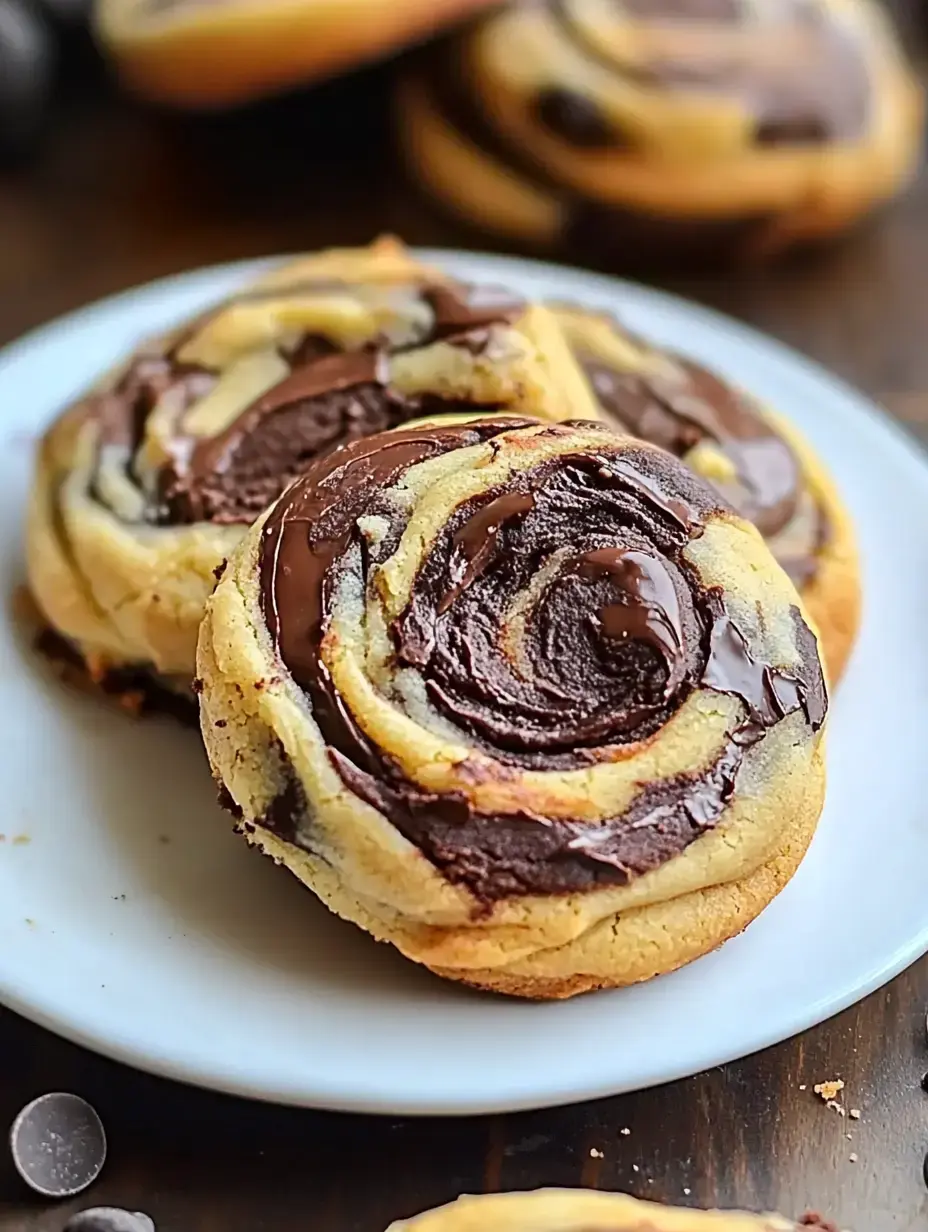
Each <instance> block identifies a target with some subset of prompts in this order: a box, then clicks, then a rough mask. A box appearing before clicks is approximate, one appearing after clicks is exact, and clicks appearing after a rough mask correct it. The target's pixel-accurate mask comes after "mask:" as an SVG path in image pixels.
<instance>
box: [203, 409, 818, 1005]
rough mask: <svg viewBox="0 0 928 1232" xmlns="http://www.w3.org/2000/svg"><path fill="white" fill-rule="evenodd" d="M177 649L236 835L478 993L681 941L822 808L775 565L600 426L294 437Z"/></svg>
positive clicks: (806, 644)
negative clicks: (286, 480) (315, 450)
mask: <svg viewBox="0 0 928 1232" xmlns="http://www.w3.org/2000/svg"><path fill="white" fill-rule="evenodd" d="M197 666H198V674H199V677H200V688H201V698H200V703H201V704H200V721H201V727H202V731H203V736H204V740H205V742H206V748H207V752H208V754H209V758H210V762H211V765H212V768H213V772H214V774H215V776H216V778H217V779H218V781H219V782H220V784H221V787H222V792H221V794H222V797H223V799H224V801H225V803H226V805H227V807H228V808H229V809H230V811H232V812H233V814H234V815H235V816H236V817H237V818H238V820H239V824H240V828H241V829H242V831H243V832H244V834H245V835H246V837H247V838H248V839H249V841H251V842H253V843H254V844H256V845H257V846H259V847H260V848H262V849H263V850H264V851H265V852H267V853H268V854H269V855H271V856H272V857H274V859H276V860H278V861H279V862H281V863H283V864H285V865H286V866H287V867H288V868H289V869H290V870H291V871H292V872H293V873H295V874H296V876H297V877H299V878H300V880H301V881H303V882H304V883H305V884H306V885H307V886H309V887H310V888H311V889H313V890H314V891H315V892H316V894H317V895H318V896H319V897H320V898H321V899H322V900H323V901H324V902H325V903H326V904H327V905H328V906H329V907H330V908H331V909H332V910H333V911H335V912H337V913H338V914H339V915H341V916H343V917H344V918H346V919H348V920H352V921H353V922H354V923H356V924H358V925H360V926H361V927H362V928H364V929H366V930H367V931H368V932H370V933H372V934H373V936H374V937H376V938H378V939H380V940H382V941H388V942H391V943H392V944H393V945H395V946H396V947H397V948H398V949H399V950H400V951H401V952H402V953H403V954H405V955H406V956H407V957H409V958H411V959H413V960H414V961H416V962H419V963H423V964H425V965H426V966H427V967H429V968H431V969H432V970H433V971H434V972H436V973H437V974H439V975H441V976H445V977H447V978H450V979H454V980H460V981H463V982H464V983H467V984H472V985H475V986H477V987H480V988H485V989H491V990H495V991H498V992H503V993H509V994H513V995H517V996H523V997H534V998H558V997H569V996H572V995H573V994H575V993H580V992H585V991H587V990H590V989H595V988H603V987H610V986H617V985H622V984H628V983H633V982H635V981H639V980H645V979H648V978H650V977H651V976H654V975H657V974H659V973H660V972H663V971H670V970H672V969H674V968H675V967H679V966H681V965H683V964H684V963H687V962H690V961H691V960H692V959H695V958H697V957H699V956H700V955H701V954H704V953H706V952H707V951H708V950H711V949H713V948H714V947H716V946H718V945H720V944H721V943H722V942H723V941H725V940H726V939H727V938H729V937H731V936H732V935H733V934H735V933H737V932H738V931H739V930H741V929H742V928H744V927H745V925H747V924H748V923H749V922H750V921H751V920H752V919H753V918H754V917H755V916H756V915H757V914H758V913H759V912H760V911H761V910H762V909H763V908H764V907H765V906H766V905H767V903H768V902H769V901H770V900H771V899H772V898H773V897H774V895H775V894H777V892H778V891H779V890H780V889H782V887H783V886H784V885H785V884H786V882H787V881H788V880H789V878H790V877H791V876H792V874H793V872H794V871H795V869H796V868H797V866H798V864H799V862H800V860H801V858H802V856H803V853H804V852H805V850H806V846H807V844H808V842H809V840H810V839H811V837H812V834H813V831H814V829H815V825H816V822H817V819H818V816H819V812H820V810H821V805H822V798H823V791H824V765H823V748H822V736H823V729H824V722H825V713H826V706H827V702H826V694H825V685H824V681H823V675H822V670H821V666H820V662H819V656H818V650H817V646H816V639H815V636H814V634H813V632H812V631H811V629H810V627H809V625H808V623H807V621H806V619H805V616H804V615H803V612H802V609H801V603H800V600H799V597H798V595H797V593H796V591H795V589H794V587H793V586H792V583H791V582H790V581H789V579H788V578H787V577H786V575H785V574H784V572H783V571H782V570H781V569H780V568H779V567H778V566H777V565H776V563H775V561H774V560H773V557H772V556H771V555H770V552H769V550H768V549H767V547H766V546H765V544H764V542H763V540H762V538H761V537H760V535H759V534H758V532H757V530H756V529H755V528H754V527H753V526H752V525H751V524H750V523H748V522H746V521H745V520H744V519H743V518H741V517H739V516H738V515H737V514H735V513H734V512H733V511H732V510H731V509H730V508H729V507H727V506H725V505H724V503H723V502H722V501H721V499H720V498H719V497H718V496H717V495H716V493H715V492H713V491H712V489H711V488H709V487H708V486H706V485H705V484H703V483H701V482H700V481H699V480H697V479H696V478H695V477H694V475H693V474H692V472H690V471H689V470H688V469H687V468H686V467H685V466H684V465H683V464H682V463H681V462H679V461H677V460H676V459H675V458H673V457H672V456H671V455H670V454H668V453H666V452H665V451H663V450H660V449H656V448H655V447H653V446H651V445H648V444H645V443H642V442H639V441H635V440H633V439H632V438H630V437H628V436H624V435H619V434H618V433H615V432H613V431H612V430H611V429H609V428H608V427H606V426H605V425H603V424H599V423H591V422H576V423H571V424H548V425H543V424H532V423H530V422H526V421H521V422H520V421H518V420H512V419H507V418H505V417H496V418H495V419H493V420H485V421H479V420H477V421H471V422H469V423H464V424H450V423H446V424H441V423H440V422H435V421H430V422H424V423H419V424H414V425H410V426H408V427H406V428H402V429H397V430H394V431H392V432H386V433H382V434H380V435H378V436H375V437H370V438H367V439H366V440H363V441H355V442H352V444H350V445H348V446H346V447H345V449H343V450H341V451H339V453H337V454H332V455H330V456H329V457H328V458H325V459H320V460H319V461H317V462H316V463H314V464H313V465H312V466H311V467H310V468H309V470H308V471H307V472H306V474H305V475H304V476H302V477H301V478H300V479H298V480H297V481H296V482H295V483H294V484H293V485H292V486H291V487H290V488H288V489H287V491H286V492H285V493H284V495H283V496H282V497H281V499H280V500H279V501H278V502H277V504H276V505H274V506H273V508H272V509H271V510H270V511H269V512H268V513H267V514H266V515H265V516H263V517H262V518H260V519H259V520H258V522H256V524H255V525H254V527H253V528H252V529H251V531H250V532H249V533H248V535H247V536H246V538H245V539H244V541H243V542H242V544H241V545H240V547H239V548H238V549H237V550H236V552H235V553H234V554H233V556H232V558H231V559H230V562H229V565H228V568H227V570H226V572H225V574H224V575H223V577H222V579H221V581H220V582H219V585H218V587H217V588H216V591H215V593H214V595H213V596H212V598H211V600H210V602H209V604H208V607H207V614H206V617H205V619H204V622H203V625H202V628H201V631H200V642H199V649H198V657H197Z"/></svg>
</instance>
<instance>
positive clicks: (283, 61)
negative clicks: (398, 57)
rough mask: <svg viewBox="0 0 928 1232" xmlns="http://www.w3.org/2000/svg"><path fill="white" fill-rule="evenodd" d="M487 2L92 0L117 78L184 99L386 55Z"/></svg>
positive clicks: (271, 84) (252, 91)
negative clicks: (112, 58)
mask: <svg viewBox="0 0 928 1232" xmlns="http://www.w3.org/2000/svg"><path fill="white" fill-rule="evenodd" d="M486 3H487V0H401V2H400V3H396V2H393V3H391V0H302V2H301V0H210V2H209V3H205V4H204V3H202V2H201V0H168V2H167V3H159V4H153V3H151V0H96V11H95V24H96V29H97V34H98V36H99V38H100V40H101V42H102V43H103V44H104V46H105V47H106V48H107V49H108V50H109V51H110V52H111V53H112V55H113V57H114V59H115V61H116V64H117V66H118V68H119V71H120V73H121V74H122V76H123V77H124V79H125V81H126V83H127V84H128V85H130V86H131V87H132V88H133V89H134V90H136V91H137V92H138V93H140V94H144V95H145V96H146V97H148V98H152V99H157V100H158V101H160V102H167V103H174V104H179V105H182V106H186V107H215V106H223V105H228V104H230V103H240V102H244V101H247V100H248V99H252V98H256V97H259V96H260V95H263V94H268V93H271V92H273V91H275V90H279V89H281V88H283V87H285V86H290V85H295V84H298V83H300V82H306V81H313V80H317V79H318V78H321V77H327V76H331V75H332V74H334V73H337V72H341V71H343V70H345V69H349V68H353V67H355V65H358V64H361V63H363V62H364V61H366V60H372V59H375V58H377V57H378V56H385V55H388V54H389V53H390V52H391V51H393V50H395V49H396V48H398V47H402V46H403V45H404V44H405V43H409V42H413V41H414V40H416V39H420V38H424V37H425V36H426V35H428V34H430V33H432V32H433V31H435V30H438V29H440V28H441V27H442V26H444V25H447V24H449V23H451V22H453V21H455V20H456V19H458V18H462V17H464V16H465V15H466V14H468V13H472V12H474V11H475V10H476V9H479V8H481V7H483V6H485V4H486Z"/></svg>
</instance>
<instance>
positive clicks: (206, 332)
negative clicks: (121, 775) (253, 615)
mask: <svg viewBox="0 0 928 1232" xmlns="http://www.w3.org/2000/svg"><path fill="white" fill-rule="evenodd" d="M514 407H515V408H518V409H519V410H520V411H524V412H527V413H529V414H531V415H536V416H538V417H540V418H541V419H563V418H568V417H572V416H576V415H577V414H578V413H580V414H584V413H585V414H588V415H590V416H593V417H595V415H596V407H595V404H594V402H593V399H592V395H591V393H590V391H589V388H588V387H587V385H586V383H585V381H584V379H583V376H582V374H581V373H580V370H579V369H578V367H577V365H576V363H575V361H574V359H573V357H572V356H571V354H570V351H569V349H568V348H567V345H566V343H565V342H564V340H563V335H562V334H561V332H560V330H559V328H558V326H557V324H556V322H555V320H554V318H553V316H552V315H551V314H550V313H549V312H548V310H547V309H545V308H543V307H539V306H530V305H528V304H526V303H524V302H523V301H521V300H519V299H517V298H514V297H513V296H511V295H510V294H509V293H507V292H501V291H499V290H494V289H492V288H478V287H473V286H464V285H460V284H456V283H454V282H452V281H451V280H450V279H448V278H447V277H446V276H445V275H442V274H440V273H439V272H437V271H435V270H431V269H428V268H426V267H425V266H423V265H421V264H420V263H419V262H417V261H415V260H413V259H412V257H411V256H410V255H409V254H408V253H407V252H406V250H405V249H404V248H403V247H402V245H400V244H399V243H397V242H395V241H390V240H385V241H381V242H379V243H377V244H375V245H373V246H371V247H370V248H366V249H356V250H350V249H349V250H333V251H330V252H325V253H319V254H316V255H314V256H309V257H304V258H301V259H300V260H297V261H295V262H293V263H291V264H289V265H287V266H285V267H284V268H282V269H278V270H276V271H274V272H273V273H271V274H269V275H267V276H266V277H264V278H262V279H261V280H259V281H258V282H257V283H256V284H254V285H253V286H251V287H246V288H244V289H243V290H242V291H241V292H240V293H239V294H237V295H235V296H233V297H232V298H231V299H230V300H229V301H227V302H225V303H222V304H220V305H218V306H217V307H216V308H214V309H212V310H210V311H208V312H205V313H203V314H202V315H201V316H200V317H198V318H197V319H196V320H194V321H192V322H189V323H187V324H186V325H184V326H183V327H181V328H180V329H178V330H176V331H174V332H173V333H171V334H170V335H169V336H167V337H165V338H161V339H157V340H155V341H153V342H151V343H149V344H146V345H143V346H142V347H140V348H139V350H138V351H137V352H136V353H135V354H134V355H133V356H132V357H131V358H129V359H128V361H127V362H126V363H125V364H124V365H123V366H122V367H121V368H120V369H119V370H118V371H116V372H114V373H111V374H110V375H109V376H107V377H106V378H105V379H104V380H103V381H102V382H101V384H100V385H99V386H98V388H97V389H95V390H93V391H92V392H91V393H90V394H89V395H88V396H86V397H84V398H82V399H81V400H80V401H79V402H78V403H77V404H76V405H74V406H72V407H70V408H69V409H68V410H66V411H65V412H64V414H63V415H62V416H61V417H60V418H59V419H58V420H57V421H56V422H55V423H54V424H53V425H52V426H51V427H50V428H49V430H48V432H47V433H46V435H45V437H44V439H43V442H42V445H41V449H40V453H39V458H38V464H37V468H36V474H35V479H34V483H33V489H32V496H31V507H30V514H29V522H28V541H27V561H28V569H29V580H30V585H31V588H32V591H33V594H34V596H35V598H36V600H37V602H38V604H39V607H40V608H41V610H42V612H43V613H44V617H45V619H46V621H47V622H48V624H49V625H50V626H51V627H52V629H53V630H55V631H56V632H57V633H58V634H60V635H61V636H62V637H63V638H64V639H66V641H67V643H69V645H70V646H71V647H72V648H73V649H74V650H75V651H76V652H77V653H78V654H79V655H80V657H81V658H82V659H83V660H84V661H85V663H86V664H87V667H88V670H89V672H90V674H91V676H92V677H93V678H94V679H95V680H97V681H98V682H101V683H105V682H106V681H107V680H112V679H114V677H113V673H117V674H119V673H124V672H125V671H126V670H127V669H128V671H129V672H130V675H131V679H132V681H133V687H134V688H135V687H136V686H137V683H138V676H139V671H140V670H141V671H142V672H143V673H144V672H146V671H149V670H150V671H152V672H155V673H157V675H158V676H159V677H162V678H166V679H167V681H168V682H169V683H173V684H175V685H176V686H177V687H178V688H180V689H181V690H187V689H188V688H189V683H190V680H191V678H192V676H193V672H194V656H195V649H196V638H197V628H198V626H199V623H200V620H201V619H202V616H203V608H204V604H205V602H206V598H207V596H208V595H209V593H210V591H211V590H212V588H213V586H214V585H215V582H216V577H217V576H218V574H219V572H220V571H221V569H222V565H223V562H224V561H225V558H226V557H227V556H228V554H229V553H230V552H231V551H232V549H233V548H234V547H235V545H236V544H237V543H238V541H239V539H240V538H241V536H242V535H243V534H244V532H245V530H246V529H247V528H248V526H249V525H250V524H251V522H252V521H253V520H254V519H255V518H256V517H257V516H258V515H259V514H260V513H261V512H262V511H263V510H264V509H265V508H266V506H267V505H268V504H269V503H270V502H272V501H273V500H275V499H276V497H277V496H278V495H279V494H280V492H281V491H282V490H283V488H284V487H285V486H286V485H287V483H289V482H290V480H291V479H293V478H294V477H295V476H296V475H298V474H299V473H300V472H301V471H302V470H303V469H304V468H305V467H306V465H307V464H308V463H309V462H310V461H311V460H312V459H313V458H314V457H316V456H318V455H319V454H325V453H328V452H330V451H331V450H333V449H335V448H337V446H339V445H341V444H344V443H345V442H346V441H350V440H353V439H355V438H356V437H359V436H365V435H367V434H368V433H371V432H376V431H378V430H380V429H382V428H389V427H392V426H394V425H396V424H399V423H404V422H405V421H407V420H409V419H412V418H415V417H418V416H421V415H424V414H430V415H439V416H440V415H452V414H453V415H461V414H467V413H470V414H471V415H473V414H481V413H486V412H487V411H501V410H502V411H505V410H508V409H511V408H514ZM116 678H119V679H122V678H124V677H123V676H121V675H118V676H117V677H116ZM162 683H164V680H162Z"/></svg>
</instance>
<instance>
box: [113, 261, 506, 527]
mask: <svg viewBox="0 0 928 1232" xmlns="http://www.w3.org/2000/svg"><path fill="white" fill-rule="evenodd" d="M359 294H360V295H362V296H363V295H365V294H367V295H369V294H370V289H369V288H367V289H365V288H361V287H354V286H352V285H351V284H349V283H344V282H340V281H337V280H333V279H316V280H303V281H300V282H299V283H297V284H295V285H294V284H292V285H289V286H287V287H285V288H284V289H283V290H282V289H280V288H277V287H273V288H269V289H266V290H255V291H251V292H246V293H245V294H243V295H242V296H239V297H237V299H235V300H233V301H230V302H229V303H226V304H223V305H222V306H221V307H220V308H219V309H217V310H216V311H215V312H213V313H209V314H206V315H205V316H203V317H201V318H200V319H199V320H197V321H196V322H195V323H194V325H193V326H191V327H190V328H189V329H187V330H185V331H184V332H183V334H181V336H180V337H179V338H175V339H173V340H171V342H170V343H169V344H168V345H167V346H166V347H165V349H164V350H163V352H161V353H150V354H149V353H142V354H140V355H139V356H138V357H137V358H136V359H135V360H134V361H133V362H132V363H131V364H130V366H129V368H128V370H127V371H126V372H125V373H124V374H123V375H122V377H121V378H120V379H119V380H118V381H117V382H116V383H115V385H114V386H113V387H112V388H111V389H110V390H108V391H107V392H105V393H102V394H99V395H95V396H94V397H93V398H92V399H91V400H90V402H89V403H88V413H89V415H90V418H91V419H93V420H95V421H96V423H97V424H98V441H99V453H98V460H97V470H96V474H95V477H94V480H93V484H92V492H93V495H94V496H95V497H96V499H97V500H99V501H100V502H101V503H104V504H108V503H110V502H109V498H108V489H112V487H113V484H112V483H110V484H107V482H106V475H105V472H106V471H107V469H108V468H113V469H114V470H115V471H116V472H117V473H118V474H119V476H120V478H121V480H125V481H127V482H128V483H129V484H131V485H133V486H134V488H135V490H136V499H135V500H130V501H128V505H127V502H126V501H125V500H123V502H122V506H121V508H120V509H119V510H118V511H119V512H120V513H122V514H123V516H124V518H125V519H126V520H129V521H139V522H143V523H149V524H154V525H159V526H183V525H190V524H193V523H197V522H212V523H214V524H217V525H235V524H247V523H249V522H251V521H253V520H254V519H255V518H256V517H257V516H258V514H259V513H260V512H261V511H262V510H263V509H265V508H266V507H267V505H268V504H270V503H271V502H272V501H273V500H274V499H275V498H276V497H277V496H278V495H279V494H280V493H281V492H282V491H283V489H284V488H285V487H286V485H287V484H288V483H289V482H290V481H291V480H292V479H293V478H294V477H295V476H296V475H298V474H299V473H301V471H302V470H303V469H304V468H305V467H306V465H307V464H308V463H309V462H310V461H311V460H312V459H313V458H315V457H318V456H320V455H325V454H327V453H329V452H330V451H331V450H332V449H335V448H336V447H337V446H339V445H341V444H344V443H345V442H346V441H350V440H354V439H356V438H358V437H364V436H368V435H370V434H371V433H373V432H378V431H381V430H383V429H387V428H391V427H395V426H396V425H398V424H402V423H404V422H406V421H407V420H410V419H413V418H417V417H420V416H422V415H424V414H427V413H428V414H446V413H449V414H450V413H456V412H461V411H467V410H471V411H472V410H474V409H475V404H474V403H472V402H461V401H458V400H455V399H454V398H453V397H446V398H442V397H439V396H437V395H435V394H431V393H428V392H404V391H403V390H402V389H400V388H397V387H396V385H395V384H394V383H393V382H392V380H391V373H390V359H391V357H394V356H397V355H403V354H406V353H408V352H410V351H413V350H415V349H417V348H426V347H428V346H430V345H432V344H433V343H436V342H446V343H449V344H451V345H453V346H460V347H464V348H466V349H467V350H468V351H469V352H470V353H471V354H473V355H477V354H479V353H480V351H481V349H482V348H485V347H486V346H487V345H488V344H489V340H490V336H491V335H490V330H491V328H492V327H493V326H494V325H498V324H501V323H508V322H511V321H513V320H514V319H515V318H516V317H517V316H518V315H519V314H520V313H521V312H522V311H523V310H524V304H523V303H522V302H521V301H519V300H518V299H516V298H515V297H514V296H512V295H510V294H509V293H508V292H506V293H504V292H501V291H498V290H496V289H494V288H482V287H472V286H466V285H462V284H457V285H452V284H440V283H434V284H429V283H428V282H425V281H423V283H422V284H421V285H416V284H415V283H409V284H406V285H397V286H393V287H390V288H389V290H388V291H386V292H384V296H383V298H384V299H386V301H387V303H386V306H387V307H389V309H390V312H391V314H392V316H393V317H394V318H395V320H396V322H397V325H396V327H395V329H394V334H393V336H392V337H391V335H390V332H389V331H388V330H385V331H384V332H383V333H380V334H374V335H372V336H370V337H369V338H367V339H362V340H360V342H359V345H358V346H357V347H356V348H354V349H345V348H344V347H343V346H342V345H340V344H339V341H338V339H337V336H334V335H333V336H331V337H330V336H327V335H326V333H325V332H322V331H320V332H315V331H311V332H302V333H297V334H296V335H295V336H294V335H293V334H292V331H291V332H290V333H289V334H288V335H286V336H282V337H280V338H278V339H272V340H271V344H270V345H267V344H266V343H264V344H263V349H262V339H261V337H260V335H259V336H257V337H256V338H255V339H254V340H253V342H252V343H251V346H252V348H253V353H252V354H251V355H250V356H249V354H248V353H247V342H246V354H245V356H244V362H240V361H241V360H242V359H243V357H242V356H241V355H238V354H234V355H233V356H232V359H231V361H230V363H229V364H228V365H227V366H225V367H224V366H223V365H221V364H208V363H203V362H191V361H190V360H189V359H187V358H185V357H186V356H187V354H188V353H189V352H190V351H191V349H193V350H194V351H196V339H197V338H198V337H202V336H203V335H204V334H205V333H208V331H209V329H210V327H211V325H213V324H214V323H215V322H216V321H217V319H218V318H219V317H220V316H221V315H222V314H227V315H228V314H230V313H232V312H234V311H235V309H236V307H237V306H246V307H247V306H248V305H256V304H260V303H261V301H262V300H265V301H271V300H274V299H276V300H280V299H281V298H287V299H289V300H290V301H291V302H293V301H294V300H298V299H313V300H315V301H316V302H318V303H319V304H321V305H323V306H324V304H325V301H326V299H327V298H329V299H331V300H332V301H333V302H334V301H340V300H344V299H345V298H346V297H351V296H356V295H359ZM387 297H388V298H387ZM361 302H362V303H363V302H364V301H363V299H362V300H361ZM380 307H381V308H383V305H380ZM259 350H260V352H261V353H260V355H259V356H258V357H257V360H256V355H255V353H254V352H257V351H259ZM259 361H260V362H263V368H261V369H259V368H258V362H259ZM236 362H239V371H240V373H241V376H240V378H239V379H240V381H241V382H242V384H243V386H244V385H246V384H247V382H248V381H249V379H251V377H252V374H253V373H257V379H258V380H259V381H260V380H261V378H262V375H263V374H264V373H271V374H272V377H273V378H276V379H272V383H271V385H270V387H269V388H266V389H265V390H264V392H262V393H260V394H259V395H257V396H255V397H253V398H248V397H246V399H245V401H244V403H243V404H242V405H239V406H235V405H233V406H232V408H231V411H230V409H229V405H228V398H226V401H225V403H223V405H221V406H217V405H216V399H217V396H218V395H219V394H220V392H221V391H220V386H221V384H222V382H223V381H224V380H227V381H232V380H234V376H233V373H232V367H233V365H234V364H235V363H236ZM265 383H266V378H265ZM233 394H234V391H233ZM211 399H212V400H213V406H212V407H210V402H211ZM495 406H496V404H495V403H494V402H493V401H488V402H487V403H483V404H476V409H478V410H481V409H482V410H494V409H495ZM153 432H154V433H156V440H157V442H158V444H157V448H153V446H152V435H153ZM119 486H120V489H121V492H122V495H123V496H125V485H124V484H123V483H120V485H119Z"/></svg>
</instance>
